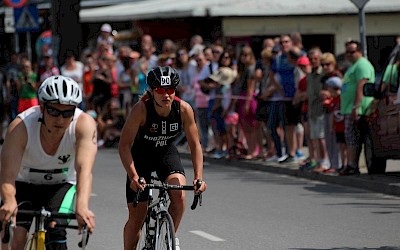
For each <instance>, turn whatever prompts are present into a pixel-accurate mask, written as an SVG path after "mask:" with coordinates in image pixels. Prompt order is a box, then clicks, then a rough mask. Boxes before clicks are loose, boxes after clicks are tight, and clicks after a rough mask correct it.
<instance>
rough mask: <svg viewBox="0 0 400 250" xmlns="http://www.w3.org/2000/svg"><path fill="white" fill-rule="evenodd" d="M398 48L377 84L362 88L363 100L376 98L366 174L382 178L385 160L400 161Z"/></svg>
mask: <svg viewBox="0 0 400 250" xmlns="http://www.w3.org/2000/svg"><path fill="white" fill-rule="evenodd" d="M399 69H400V45H397V46H396V47H395V48H394V50H393V51H392V53H391V54H390V57H389V59H388V63H387V66H386V68H385V71H384V75H383V76H382V78H381V80H380V81H379V82H378V83H375V84H374V83H368V84H365V85H364V88H363V92H364V95H365V96H373V97H374V98H375V100H374V105H373V107H371V111H372V112H371V114H370V115H369V117H368V121H369V128H368V129H367V130H368V131H367V135H366V141H365V149H364V151H365V161H366V165H367V168H368V173H369V174H385V171H386V161H387V160H388V159H400V89H399V83H400V81H399V79H400V74H399Z"/></svg>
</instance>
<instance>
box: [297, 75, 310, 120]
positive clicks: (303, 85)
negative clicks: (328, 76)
mask: <svg viewBox="0 0 400 250" xmlns="http://www.w3.org/2000/svg"><path fill="white" fill-rule="evenodd" d="M297 89H298V90H300V91H301V92H305V91H307V80H306V77H303V78H301V79H300V81H299V85H298V86H297ZM307 109H308V101H307V100H305V101H303V105H301V112H302V113H307Z"/></svg>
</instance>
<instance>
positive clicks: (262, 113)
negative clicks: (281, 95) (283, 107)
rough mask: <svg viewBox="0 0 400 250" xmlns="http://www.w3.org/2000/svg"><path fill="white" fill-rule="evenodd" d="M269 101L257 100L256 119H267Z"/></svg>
mask: <svg viewBox="0 0 400 250" xmlns="http://www.w3.org/2000/svg"><path fill="white" fill-rule="evenodd" d="M269 106H270V102H269V101H257V109H256V120H257V121H267V120H268V114H269Z"/></svg>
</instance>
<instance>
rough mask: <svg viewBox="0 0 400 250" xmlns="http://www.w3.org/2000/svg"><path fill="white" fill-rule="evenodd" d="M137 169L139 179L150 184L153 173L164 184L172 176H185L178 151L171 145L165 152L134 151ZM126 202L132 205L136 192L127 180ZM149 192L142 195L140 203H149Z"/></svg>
mask: <svg viewBox="0 0 400 250" xmlns="http://www.w3.org/2000/svg"><path fill="white" fill-rule="evenodd" d="M131 153H132V157H133V160H134V162H135V169H136V172H137V174H138V175H139V177H143V178H144V179H145V180H146V182H150V177H151V173H152V172H154V171H155V172H156V173H157V176H158V178H159V179H160V181H162V182H164V181H165V180H166V179H167V177H168V176H170V175H171V174H175V173H179V174H182V175H185V170H184V169H183V165H182V162H181V159H180V157H179V153H178V149H177V148H176V147H175V146H174V145H171V146H169V147H168V148H166V149H165V150H163V151H157V152H150V154H149V152H148V151H146V150H141V149H138V150H136V149H132V151H131ZM155 156H156V157H155ZM125 191H126V202H127V203H132V202H133V197H134V195H135V192H134V191H133V190H132V189H131V188H130V180H129V178H128V177H127V178H126V185H125ZM148 196H149V191H148V189H146V190H145V191H144V192H142V193H141V195H140V198H139V201H147V200H148Z"/></svg>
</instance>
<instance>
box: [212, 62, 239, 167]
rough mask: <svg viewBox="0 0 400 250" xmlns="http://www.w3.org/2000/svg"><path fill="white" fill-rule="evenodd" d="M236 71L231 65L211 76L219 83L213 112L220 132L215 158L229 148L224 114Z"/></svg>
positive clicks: (221, 155)
mask: <svg viewBox="0 0 400 250" xmlns="http://www.w3.org/2000/svg"><path fill="white" fill-rule="evenodd" d="M235 77H236V76H235V72H234V71H233V70H232V69H231V68H229V67H221V68H219V69H218V71H217V72H215V73H214V74H212V75H211V76H210V79H211V80H212V81H214V82H215V83H217V84H218V87H217V88H216V96H215V99H214V103H213V107H212V109H211V114H212V117H213V119H214V120H215V123H216V130H217V133H218V137H219V140H218V144H217V145H216V151H215V153H214V155H213V158H216V159H220V158H223V157H225V156H227V154H226V152H227V151H226V149H228V147H229V145H228V143H229V142H228V134H227V129H226V124H225V120H224V117H223V114H224V113H225V112H226V109H227V107H228V106H229V103H230V99H231V96H230V95H231V91H230V89H231V88H230V87H231V86H230V85H231V84H232V82H233V81H234V80H235Z"/></svg>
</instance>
